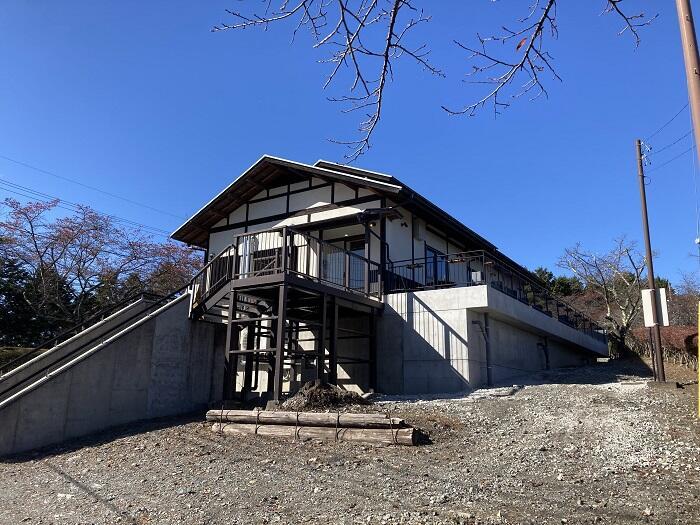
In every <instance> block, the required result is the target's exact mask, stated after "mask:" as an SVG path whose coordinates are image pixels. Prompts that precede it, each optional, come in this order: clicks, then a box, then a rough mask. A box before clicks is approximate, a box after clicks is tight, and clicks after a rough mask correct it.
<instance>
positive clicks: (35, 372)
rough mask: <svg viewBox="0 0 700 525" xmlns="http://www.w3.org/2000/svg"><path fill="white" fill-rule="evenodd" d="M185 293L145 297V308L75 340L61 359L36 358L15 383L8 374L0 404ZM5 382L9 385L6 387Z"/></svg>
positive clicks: (1, 379)
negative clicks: (98, 331)
mask: <svg viewBox="0 0 700 525" xmlns="http://www.w3.org/2000/svg"><path fill="white" fill-rule="evenodd" d="M184 293H187V286H185V287H183V288H180V289H179V290H176V291H174V292H172V293H170V294H168V295H165V296H156V295H152V294H147V295H148V299H149V301H148V303H147V304H146V306H145V308H143V309H140V310H138V311H134V312H129V313H128V315H125V316H123V317H120V318H119V319H118V320H117V322H116V323H115V324H113V325H110V326H109V328H108V330H106V331H104V332H100V333H98V334H96V335H95V334H91V335H89V334H90V332H88V333H87V334H86V335H85V336H84V337H81V338H80V339H79V340H78V341H77V343H78V344H76V346H75V348H70V350H69V351H67V352H65V353H62V354H61V355H60V356H56V357H55V358H52V359H49V358H48V357H49V356H51V355H53V352H49V353H46V354H42V357H41V359H39V360H38V362H37V363H36V364H35V365H31V370H30V371H29V373H28V374H27V375H26V376H25V377H23V378H22V379H21V381H19V382H14V381H13V380H12V379H11V376H12V375H13V374H9V373H8V374H4V375H2V376H0V403H1V402H3V400H6V399H7V397H8V396H10V395H12V394H13V393H15V392H17V391H18V390H20V389H21V388H22V387H23V386H25V385H27V384H28V383H30V382H31V381H32V380H36V379H37V378H39V377H48V376H49V375H50V374H51V373H53V372H55V371H56V370H58V369H59V368H61V367H62V366H63V365H65V364H66V363H67V362H69V361H70V360H72V359H73V358H75V357H76V356H78V355H80V354H81V353H82V352H85V351H87V350H89V349H90V348H93V347H95V346H97V345H99V344H103V343H104V342H105V341H106V340H109V339H110V338H112V337H113V336H114V335H115V334H118V333H120V332H121V331H122V330H124V329H126V328H128V327H129V326H131V325H133V324H135V323H137V322H139V321H142V320H144V319H146V318H150V317H151V316H152V315H153V314H154V313H155V312H157V311H158V310H159V309H160V308H162V307H164V306H166V305H167V304H168V303H170V302H171V301H174V300H175V299H177V298H179V297H180V296H182V295H183V294H184ZM120 304H122V303H120ZM34 357H36V355H34ZM44 360H46V361H47V362H46V363H44V362H43V361H44ZM18 366H21V365H18ZM28 366H30V365H28ZM16 368H17V366H15V367H14V368H13V369H11V370H8V372H12V370H14V369H16ZM8 383H10V384H9V385H8Z"/></svg>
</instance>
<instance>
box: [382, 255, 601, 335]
mask: <svg viewBox="0 0 700 525" xmlns="http://www.w3.org/2000/svg"><path fill="white" fill-rule="evenodd" d="M385 280H386V293H392V292H406V291H414V290H434V289H437V288H451V287H456V286H477V285H484V284H488V285H490V286H491V287H492V288H495V289H496V290H499V291H500V292H503V293H505V294H506V295H509V296H511V297H512V298H514V299H517V300H518V301H520V302H522V303H523V304H526V305H528V306H530V307H532V308H534V309H535V310H537V311H539V312H542V313H543V314H544V315H547V316H549V317H552V318H554V319H557V320H558V321H560V322H561V323H564V324H566V325H568V326H571V327H572V328H575V329H576V330H579V331H581V332H584V333H586V334H588V335H590V336H591V337H593V338H595V339H598V340H600V341H605V340H606V336H605V331H604V330H603V329H602V328H601V327H600V325H598V324H597V323H595V322H594V321H592V320H591V319H590V318H589V317H587V316H586V315H584V314H583V313H581V312H579V311H578V310H576V309H575V308H574V307H572V306H571V305H569V304H567V303H566V302H565V301H563V300H561V299H559V298H558V297H556V296H554V295H552V293H551V292H549V290H547V289H546V288H545V287H543V286H541V285H540V284H538V283H537V281H535V280H534V279H533V278H531V277H529V276H528V275H527V274H526V273H525V272H523V271H519V270H518V269H516V268H513V267H512V266H510V265H508V264H506V263H504V262H502V261H500V260H499V259H498V258H496V257H494V256H492V255H490V254H489V253H488V252H485V251H483V250H478V251H472V252H462V253H455V254H449V255H435V256H432V257H424V258H421V259H413V260H405V261H396V262H391V261H390V262H389V263H388V267H387V272H386V275H385Z"/></svg>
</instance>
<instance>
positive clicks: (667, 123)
mask: <svg viewBox="0 0 700 525" xmlns="http://www.w3.org/2000/svg"><path fill="white" fill-rule="evenodd" d="M687 107H688V102H686V103H685V105H684V106H683V107H682V108H681V109H679V110H678V113H676V114H675V115H673V116H672V117H671V119H670V120H669V121H668V122H666V123H665V124H664V125H663V126H661V127H660V128H659V129H657V130H656V131H655V132H654V133H652V134H651V135H649V136H648V137H647V138H645V139H644V141H645V142H649V141H650V140H651V139H652V138H654V137H655V136H656V135H658V134H659V133H661V132H662V131H663V130H664V129H665V128H666V126H668V125H669V124H670V123H671V122H673V121H674V120H676V117H678V115H680V114H681V113H683V110H685V108H687Z"/></svg>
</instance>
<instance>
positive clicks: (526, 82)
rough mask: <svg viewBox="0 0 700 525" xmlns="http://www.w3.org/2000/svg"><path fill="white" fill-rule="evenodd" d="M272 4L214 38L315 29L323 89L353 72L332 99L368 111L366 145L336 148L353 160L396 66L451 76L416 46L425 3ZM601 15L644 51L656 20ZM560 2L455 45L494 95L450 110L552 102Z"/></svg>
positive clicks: (535, 3)
mask: <svg viewBox="0 0 700 525" xmlns="http://www.w3.org/2000/svg"><path fill="white" fill-rule="evenodd" d="M278 1H279V2H281V4H280V5H279V6H278V7H273V5H272V2H273V0H263V1H262V3H260V2H253V1H252V0H248V2H246V4H248V5H250V4H255V3H256V4H257V5H258V7H260V8H261V10H262V11H261V12H260V11H257V10H256V8H254V7H253V8H251V9H250V10H243V9H237V10H232V9H228V10H227V13H228V14H229V15H230V16H231V17H232V19H233V21H232V22H222V23H220V24H218V25H215V26H214V27H213V28H212V31H225V30H231V29H246V28H251V27H260V28H263V29H267V28H268V27H269V26H270V25H272V24H280V23H284V22H287V23H289V24H291V26H292V39H294V37H295V36H296V35H297V33H298V32H299V31H300V30H302V29H306V30H308V31H309V32H310V33H311V35H312V37H313V39H314V47H315V48H317V49H321V48H322V49H325V50H327V55H326V58H325V59H324V60H322V62H326V63H329V64H331V70H330V73H329V74H328V77H327V78H326V81H325V83H324V88H327V87H328V86H329V85H330V84H331V83H333V81H334V80H336V79H337V77H338V76H339V73H340V71H341V70H342V69H347V70H348V71H349V72H350V82H349V84H348V87H347V91H346V94H345V95H342V96H340V97H334V98H331V100H333V101H336V102H341V103H343V105H344V106H343V111H344V112H355V111H357V112H361V113H364V116H363V117H362V118H361V121H360V123H359V127H358V131H359V135H360V136H359V138H357V139H355V140H350V141H334V142H339V143H341V144H345V145H346V146H348V147H349V148H350V149H349V153H348V154H347V155H346V159H348V160H349V161H352V160H355V159H356V158H357V157H358V156H360V155H362V154H363V153H364V152H366V151H367V149H368V148H369V147H370V139H371V137H372V134H373V133H374V131H375V129H376V127H377V124H378V123H379V120H380V119H381V116H382V108H383V98H384V94H385V91H386V87H387V82H388V81H389V80H392V79H393V77H394V63H395V62H396V61H397V60H399V59H401V58H406V59H408V60H410V61H412V62H414V63H416V64H417V65H419V66H420V67H422V68H423V69H424V70H426V71H428V72H429V73H431V74H433V75H437V76H441V77H444V76H445V73H444V72H443V70H441V69H440V68H438V67H436V66H435V65H433V64H432V63H431V62H430V61H429V60H428V54H429V51H428V47H427V44H425V43H424V42H421V43H411V42H410V40H411V38H412V35H413V34H414V33H415V32H416V31H415V30H416V29H417V28H418V27H420V26H422V25H424V24H425V23H426V22H428V21H429V20H430V16H428V15H427V14H426V11H425V9H424V8H422V7H420V4H422V3H423V4H426V5H430V4H429V3H426V2H425V1H423V2H421V0H335V1H330V0H295V1H291V0H278ZM600 1H601V2H602V5H603V12H602V14H608V13H612V14H614V15H616V16H618V17H619V19H620V20H621V21H622V29H621V30H620V34H622V33H629V34H631V35H632V37H633V38H634V42H635V45H637V46H638V45H639V42H640V37H639V29H640V28H641V27H643V26H645V25H648V24H649V23H650V22H651V21H652V20H653V19H654V18H656V17H655V16H654V17H652V18H651V19H648V18H646V17H645V15H644V13H641V12H640V13H637V14H633V15H629V14H627V13H626V12H625V11H623V10H622V7H621V3H622V0H600ZM558 4H559V0H532V4H531V5H529V7H528V10H527V11H526V12H525V13H524V16H523V17H520V18H518V19H517V21H516V25H515V26H512V27H511V28H509V27H505V26H504V27H503V28H502V31H503V32H502V33H501V34H496V35H492V36H488V37H482V36H480V35H479V34H477V39H478V43H479V44H478V46H471V45H468V44H464V43H462V42H461V41H460V40H458V39H455V40H454V43H455V44H456V45H457V46H459V47H460V48H462V49H464V50H465V51H467V52H469V56H470V58H471V59H472V61H473V67H472V70H471V71H470V72H469V73H468V75H470V76H471V77H472V78H473V82H475V83H478V84H485V85H487V86H489V87H488V89H487V92H486V93H485V94H484V95H483V96H482V97H480V98H479V99H478V100H476V101H474V102H470V103H468V104H466V105H465V106H464V107H462V108H460V109H450V108H447V107H446V106H443V109H444V110H445V111H447V112H448V113H450V114H453V115H473V114H475V113H476V112H477V110H479V109H480V108H483V107H485V106H486V105H489V104H490V105H493V109H494V112H495V114H498V113H499V110H501V109H503V108H505V107H507V106H508V105H509V104H510V102H507V100H508V99H510V98H518V97H521V96H523V95H531V98H532V99H535V98H539V97H540V96H543V95H544V96H545V97H546V96H547V90H546V88H545V84H544V81H543V80H542V75H543V74H546V73H549V74H550V75H551V76H552V77H553V78H554V79H556V80H559V81H561V77H560V76H559V75H558V74H557V72H556V70H555V68H554V65H553V58H552V56H551V55H550V53H549V51H548V47H547V46H548V45H549V40H553V39H556V38H557V36H558V29H557V8H558ZM511 42H512V43H513V44H514V46H513V47H512V48H511V47H508V46H501V48H500V50H501V53H499V54H497V53H494V52H493V51H492V50H491V46H492V45H494V44H509V43H511Z"/></svg>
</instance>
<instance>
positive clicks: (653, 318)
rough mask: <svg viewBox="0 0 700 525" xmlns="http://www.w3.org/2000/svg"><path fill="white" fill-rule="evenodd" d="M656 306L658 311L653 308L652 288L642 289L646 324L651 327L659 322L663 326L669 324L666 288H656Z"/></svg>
mask: <svg viewBox="0 0 700 525" xmlns="http://www.w3.org/2000/svg"><path fill="white" fill-rule="evenodd" d="M654 291H656V307H657V309H658V315H657V312H654V309H653V308H652V304H653V303H652V301H651V299H652V295H651V294H652V290H647V289H644V290H642V309H643V310H644V326H646V327H647V328H651V327H652V326H654V325H656V324H657V323H658V324H660V325H661V326H668V325H669V324H670V323H669V321H668V303H667V301H666V288H657V289H656V290H654Z"/></svg>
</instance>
